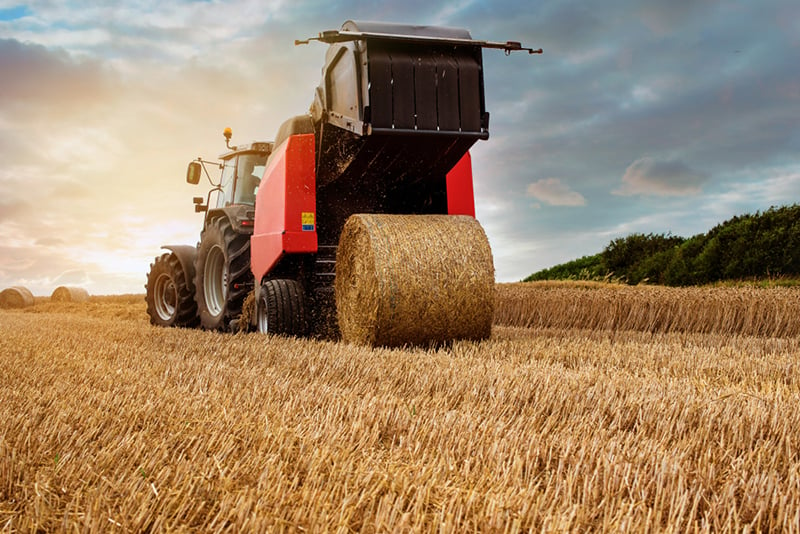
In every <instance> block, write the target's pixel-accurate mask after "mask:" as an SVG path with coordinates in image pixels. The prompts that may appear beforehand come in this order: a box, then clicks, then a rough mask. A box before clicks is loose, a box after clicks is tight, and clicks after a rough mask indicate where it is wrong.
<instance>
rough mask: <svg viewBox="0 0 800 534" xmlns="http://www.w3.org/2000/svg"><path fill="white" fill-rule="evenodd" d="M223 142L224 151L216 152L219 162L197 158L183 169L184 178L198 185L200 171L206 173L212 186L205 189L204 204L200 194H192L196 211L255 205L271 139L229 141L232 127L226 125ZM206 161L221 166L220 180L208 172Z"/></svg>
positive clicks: (270, 147)
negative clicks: (207, 189) (245, 142)
mask: <svg viewBox="0 0 800 534" xmlns="http://www.w3.org/2000/svg"><path fill="white" fill-rule="evenodd" d="M223 133H224V135H225V145H226V146H227V148H228V151H227V152H223V153H222V154H220V155H219V159H221V160H222V163H220V164H217V163H213V164H212V163H211V162H209V161H206V160H204V159H202V158H197V159H196V160H195V161H192V162H191V163H189V167H188V169H187V170H186V181H187V182H188V183H190V184H193V185H197V184H198V183H200V176H201V174H203V173H205V175H206V178H208V181H209V183H210V184H211V185H212V189H211V190H210V191H209V192H208V198H206V199H205V200H206V204H203V200H204V199H203V198H202V197H194V204H195V211H196V212H201V211H212V212H213V211H215V210H224V209H225V208H229V207H232V206H251V207H252V206H255V203H256V192H257V191H258V186H259V185H260V183H261V178H262V177H263V175H264V169H265V168H266V165H267V158H269V155H270V154H271V153H272V148H273V143H271V142H266V141H261V142H252V143H247V144H243V145H238V146H236V145H233V146H232V145H231V144H230V139H231V135H232V132H231V129H230V128H225V131H224V132H223ZM207 165H213V166H217V165H219V168H220V169H221V170H222V174H221V175H220V178H219V182H216V183H215V182H214V180H213V179H212V178H211V175H210V174H209V172H208V167H207Z"/></svg>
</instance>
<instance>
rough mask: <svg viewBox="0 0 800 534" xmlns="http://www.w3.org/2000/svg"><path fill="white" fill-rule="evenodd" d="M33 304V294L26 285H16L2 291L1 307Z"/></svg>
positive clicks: (25, 306)
mask: <svg viewBox="0 0 800 534" xmlns="http://www.w3.org/2000/svg"><path fill="white" fill-rule="evenodd" d="M28 306H33V294H32V293H31V292H30V290H29V289H28V288H26V287H20V286H14V287H9V288H7V289H4V290H3V291H2V292H0V308H27V307H28Z"/></svg>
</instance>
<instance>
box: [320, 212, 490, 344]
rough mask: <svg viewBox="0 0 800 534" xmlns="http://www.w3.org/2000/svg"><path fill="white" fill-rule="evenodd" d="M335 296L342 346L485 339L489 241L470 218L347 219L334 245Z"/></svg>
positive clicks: (375, 216)
mask: <svg viewBox="0 0 800 534" xmlns="http://www.w3.org/2000/svg"><path fill="white" fill-rule="evenodd" d="M335 294H336V309H337V317H338V321H339V329H340V330H341V333H342V339H343V340H344V341H350V342H355V343H359V344H365V345H372V346H401V345H425V344H438V343H442V342H447V341H450V340H454V339H473V340H480V339H485V338H487V337H489V336H490V335H491V329H492V315H493V310H494V265H493V263H492V251H491V248H490V247H489V241H488V239H487V238H486V234H485V233H484V231H483V228H481V225H480V224H479V223H478V221H476V220H475V219H473V218H471V217H465V216H450V215H365V214H360V215H353V216H352V217H350V218H349V219H348V220H347V222H346V223H345V225H344V229H343V230H342V234H341V238H340V240H339V247H338V251H337V255H336V281H335Z"/></svg>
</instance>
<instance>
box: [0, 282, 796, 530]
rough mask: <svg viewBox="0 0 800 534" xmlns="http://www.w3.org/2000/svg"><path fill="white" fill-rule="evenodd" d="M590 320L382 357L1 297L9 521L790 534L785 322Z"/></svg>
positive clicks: (703, 317)
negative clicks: (752, 326)
mask: <svg viewBox="0 0 800 534" xmlns="http://www.w3.org/2000/svg"><path fill="white" fill-rule="evenodd" d="M519 289H520V288H514V287H513V286H512V287H501V288H500V289H499V295H500V298H499V299H498V301H497V303H496V317H503V315H502V314H503V313H504V309H506V308H507V307H508V306H512V305H513V306H522V304H520V302H519V301H518V300H514V299H509V300H506V297H505V296H504V295H505V293H504V291H506V290H509V291H512V292H516V291H518V290H519ZM562 290H563V295H562V298H561V299H560V300H559V298H558V291H557V290H552V291H553V293H552V294H551V295H549V297H548V298H549V300H548V306H549V309H548V311H549V313H550V314H551V315H552V314H555V315H560V316H566V315H565V314H564V310H563V309H564V308H568V309H573V307H574V305H575V303H574V298H575V296H574V293H573V291H574V290H575V288H574V287H570V286H566V287H562ZM631 290H633V291H635V292H639V296H640V298H641V299H643V300H644V301H647V302H649V303H650V304H651V305H652V306H653V307H655V308H657V307H658V304H659V302H661V301H660V300H659V299H662V298H666V299H667V300H666V301H665V302H666V304H667V305H669V306H676V304H675V303H673V301H672V300H669V299H671V298H672V296H671V295H668V293H665V292H664V291H662V289H661V288H646V287H644V288H642V287H640V288H631ZM626 291H627V290H626ZM749 291H750V290H742V293H743V295H739V294H738V293H737V292H736V291H732V292H730V293H720V294H716V295H715V296H717V297H719V298H720V299H723V298H726V297H727V298H731V299H732V300H735V301H738V299H739V298H740V297H742V298H745V299H752V298H754V297H753V296H752V295H750V293H749ZM761 291H762V292H761V293H759V294H758V296H759V297H760V298H761V299H763V301H764V302H767V303H769V302H778V303H780V304H779V305H776V306H778V307H782V306H783V305H784V300H783V299H784V298H785V297H787V295H785V294H784V293H783V292H782V291H778V292H775V291H773V290H771V289H770V290H761ZM592 295H595V296H596V297H597V298H598V299H604V298H606V296H605V293H603V292H602V291H595V292H593V293H592ZM665 295H666V296H665ZM790 296H792V297H793V298H794V299H795V301H796V300H797V299H798V297H800V293H798V292H797V291H795V292H793V293H791V294H790ZM581 298H582V299H584V300H582V301H581V302H582V303H583V304H584V305H586V306H592V305H594V306H595V307H597V308H601V307H605V309H606V310H607V313H609V314H614V313H621V311H622V310H630V309H629V308H625V307H623V306H622V305H619V306H616V307H615V306H609V305H607V304H604V303H603V302H597V303H594V304H593V302H592V300H591V298H590V297H588V296H582V297H581ZM698 302H699V303H695V304H694V307H693V308H690V309H689V308H687V310H693V311H684V313H696V314H697V315H696V318H697V320H698V322H701V321H708V320H709V319H708V318H709V317H710V316H711V315H712V313H711V311H709V310H707V309H704V308H703V307H702V302H705V301H704V300H702V299H701V300H699V301H698ZM709 302H712V304H713V305H714V306H718V305H719V302H717V301H713V300H712V301H709ZM731 305H733V304H731ZM765 306H766V304H765ZM781 309H782V308H781ZM509 313H511V314H512V317H521V316H522V315H524V314H526V313H527V314H530V313H531V311H530V310H523V309H520V308H518V309H515V310H514V311H511V312H509ZM771 313H772V314H771V315H769V317H770V319H769V320H774V321H783V317H782V315H781V313H780V310H779V309H774V310H772V312H771ZM787 313H788V312H787ZM599 314H600V312H599V311H594V312H593V314H591V316H592V317H594V319H592V321H593V322H592V323H591V324H589V325H576V324H571V325H570V326H569V327H559V326H558V325H552V326H535V327H533V328H521V327H506V326H495V328H494V330H493V332H492V336H491V338H490V339H488V340H486V341H482V342H479V343H478V342H458V343H454V344H453V345H452V346H451V347H447V348H441V349H437V350H422V349H394V350H387V349H376V350H372V349H368V348H363V347H358V346H353V345H346V344H342V343H334V342H329V341H315V340H297V339H285V338H279V337H265V336H261V335H259V334H237V335H226V334H219V333H214V332H202V331H195V330H183V329H163V328H157V327H152V326H150V325H149V324H148V321H147V316H146V314H145V305H144V300H143V298H142V297H141V296H138V297H128V296H126V297H105V298H98V297H91V299H90V301H89V302H88V303H84V304H82V305H75V304H72V303H52V302H48V303H37V304H36V305H34V306H33V307H31V308H26V309H20V310H2V311H0V358H1V359H2V361H1V362H0V363H1V364H0V530H2V531H8V532H28V531H35V530H40V531H108V532H127V531H134V532H135V531H145V530H146V531H175V530H178V531H186V530H193V531H202V532H216V531H234V532H235V531H259V530H261V531H264V530H277V531H287V532H302V531H341V532H348V531H359V532H362V531H363V532H385V531H425V532H432V531H437V532H438V531H441V532H463V531H488V532H521V531H537V532H538V531H587V530H600V531H612V532H616V531H646V530H650V531H671V532H684V531H695V530H698V531H742V530H745V529H747V528H748V527H751V528H752V529H753V530H754V531H773V532H774V531H786V532H797V531H798V529H799V528H800V527H799V525H800V453H799V452H798V451H800V369H798V363H799V362H800V338H798V336H797V334H796V333H794V334H787V335H785V336H783V337H777V336H772V335H770V334H768V335H766V336H761V337H758V336H749V335H741V334H739V333H737V332H735V331H727V332H720V331H713V330H714V329H713V328H706V327H705V326H703V327H701V328H698V330H701V331H702V330H710V331H712V332H711V333H697V332H693V331H685V330H684V329H683V327H681V329H679V331H665V332H660V331H658V329H656V328H653V327H651V326H650V327H648V325H649V324H650V323H648V322H647V321H645V322H644V323H640V324H639V326H640V327H641V328H640V329H638V330H637V329H635V328H634V329H628V330H622V329H619V328H606V327H607V326H609V325H610V326H614V325H629V324H634V323H628V322H625V321H623V320H622V319H621V318H619V319H613V318H607V319H606V320H599V319H597V317H598V315H599ZM587 317H588V315H587ZM795 317H797V315H796V314H795ZM626 321H627V319H626ZM712 322H713V321H712ZM766 322H767V319H762V320H761V326H760V327H759V331H763V332H772V331H778V327H776V326H774V325H772V326H770V325H767V324H766ZM532 324H534V323H532ZM681 324H683V323H681ZM715 324H716V323H715ZM720 324H722V323H720ZM724 324H728V325H733V324H734V322H732V321H728V322H725V323H724ZM587 326H588V327H587ZM715 328H719V327H715ZM780 328H786V327H780ZM689 330H691V329H689Z"/></svg>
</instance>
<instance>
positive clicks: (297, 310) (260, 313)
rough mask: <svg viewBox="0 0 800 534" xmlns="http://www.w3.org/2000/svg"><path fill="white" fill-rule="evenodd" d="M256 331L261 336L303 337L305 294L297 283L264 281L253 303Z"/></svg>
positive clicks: (294, 281)
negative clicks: (254, 305)
mask: <svg viewBox="0 0 800 534" xmlns="http://www.w3.org/2000/svg"><path fill="white" fill-rule="evenodd" d="M256 319H257V325H258V331H259V332H261V333H262V334H284V335H287V336H304V335H305V334H306V332H307V331H308V321H307V320H306V305H305V293H304V291H303V286H302V284H300V283H299V282H297V281H296V280H283V279H278V280H267V281H265V282H264V283H263V284H262V285H261V292H260V295H259V298H258V302H257V303H256Z"/></svg>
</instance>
